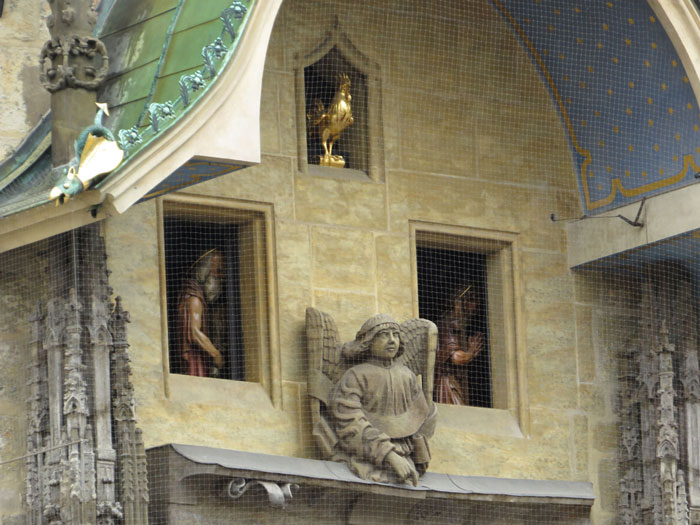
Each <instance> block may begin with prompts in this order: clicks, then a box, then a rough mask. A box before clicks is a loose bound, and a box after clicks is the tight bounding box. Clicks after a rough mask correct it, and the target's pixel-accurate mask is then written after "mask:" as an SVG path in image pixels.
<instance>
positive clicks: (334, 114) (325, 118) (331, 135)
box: [306, 73, 354, 168]
mask: <svg viewBox="0 0 700 525" xmlns="http://www.w3.org/2000/svg"><path fill="white" fill-rule="evenodd" d="M351 100H352V96H351V95H350V77H348V75H346V74H345V73H342V74H340V75H338V91H336V93H335V96H334V97H333V100H332V101H331V104H330V106H328V110H326V108H325V107H324V105H323V102H321V101H320V100H317V101H316V107H315V108H314V110H313V111H310V112H309V113H308V114H307V115H306V118H307V120H308V122H309V131H310V132H314V131H316V132H317V133H318V135H319V136H320V137H321V143H322V144H323V149H324V151H325V154H324V155H319V157H318V163H319V164H320V165H321V166H328V167H331V168H343V167H345V159H344V158H343V156H342V155H333V144H334V143H335V141H336V140H338V138H340V135H341V133H342V132H343V131H344V130H345V129H347V128H348V127H349V126H351V125H352V123H353V122H354V119H353V117H352V108H351V106H350V101H351Z"/></svg>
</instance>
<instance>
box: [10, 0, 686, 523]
mask: <svg viewBox="0 0 700 525" xmlns="http://www.w3.org/2000/svg"><path fill="white" fill-rule="evenodd" d="M190 1H194V0H190ZM229 4H230V2H229V3H226V2H223V3H222V9H224V8H226V7H229ZM244 4H246V5H248V4H250V2H244ZM261 4H262V3H261V2H258V4H257V5H255V7H254V9H262V7H261ZM251 5H252V4H251ZM684 5H685V4H684ZM690 5H691V3H688V6H690ZM655 9H657V8H656V7H654V8H652V7H651V6H650V4H648V3H647V2H637V1H632V0H614V1H610V2H608V1H602V0H601V1H598V0H596V1H592V0H590V1H587V2H571V1H568V0H567V1H565V0H527V1H524V0H523V1H515V0H473V1H469V2H450V1H447V0H436V1H433V2H418V1H404V2H391V1H379V0H375V1H372V2H336V1H327V0H324V1H313V0H286V1H284V2H283V3H282V5H281V8H280V11H279V13H278V14H277V16H276V19H275V23H274V28H273V30H272V36H271V39H270V42H269V47H268V49H267V57H266V61H265V71H264V77H263V85H262V100H261V108H260V123H261V136H262V159H261V163H260V165H258V166H252V167H248V168H246V169H244V170H241V171H237V172H235V173H231V174H228V175H225V176H222V177H219V178H216V179H214V180H208V181H207V182H203V183H201V184H198V185H196V186H192V187H189V188H185V189H184V190H182V191H179V192H174V193H172V194H169V195H165V196H164V197H160V198H159V199H157V200H151V201H146V202H143V203H139V204H135V205H133V206H132V207H131V208H129V209H128V210H126V211H125V212H124V213H123V214H122V215H120V216H114V217H109V218H107V219H105V220H104V221H102V222H99V223H95V224H92V225H89V226H81V227H76V228H74V229H70V230H69V231H66V232H65V233H61V234H59V235H54V236H52V237H49V238H47V239H45V240H41V241H38V242H34V243H27V244H26V245H25V246H22V247H20V248H16V249H13V250H10V251H6V252H4V253H2V254H0V334H1V335H0V362H1V363H2V368H1V369H0V407H2V409H0V521H2V522H3V523H5V521H7V523H25V522H27V523H32V524H39V523H95V522H99V523H132V524H140V523H147V522H149V523H152V524H161V523H162V524H165V523H299V524H302V523H304V524H306V523H328V524H331V523H368V524H369V523H387V524H388V523H392V524H393V523H397V524H398V523H449V524H465V525H466V524H481V523H489V524H492V523H493V524H504V525H505V524H509V525H510V524H523V525H525V524H533V525H534V524H550V523H551V524H554V523H571V524H573V523H588V522H591V523H596V524H612V523H620V524H656V523H673V524H676V523H677V524H691V523H700V521H699V520H700V478H699V477H698V474H697V473H698V471H699V469H700V448H699V447H700V445H699V443H698V437H697V436H698V425H700V367H699V365H698V357H697V331H696V328H695V326H696V322H697V311H696V304H697V297H698V285H697V277H698V262H697V261H698V253H697V241H698V233H697V226H696V225H695V224H693V223H692V221H693V218H692V217H693V213H694V212H693V211H688V212H687V213H686V212H681V213H682V214H685V215H687V216H688V217H690V218H686V217H683V219H684V220H685V222H683V225H682V226H676V225H677V224H678V221H677V220H676V219H677V217H676V216H677V215H678V210H690V209H691V208H692V205H691V204H689V203H691V202H692V200H689V199H691V197H689V196H688V195H686V193H684V192H692V191H693V188H692V187H689V185H690V184H692V183H694V182H695V180H696V179H695V177H694V175H695V173H696V172H698V171H700V168H698V167H697V162H698V161H697V160H696V159H697V158H698V154H699V153H698V152H699V151H700V146H699V145H698V140H697V138H698V134H699V131H698V125H699V124H700V118H699V113H698V111H699V110H698V103H697V100H696V97H695V95H694V92H693V89H692V85H691V84H692V83H691V81H690V79H689V72H688V71H686V70H685V68H684V64H683V61H682V59H681V56H680V54H679V52H678V51H677V50H676V47H674V44H673V43H672V42H671V40H670V38H669V37H668V35H667V33H666V30H665V29H664V27H663V26H662V24H661V22H660V19H661V18H660V16H659V13H658V12H657V11H656V10H655ZM659 9H660V8H659ZM183 12H185V13H189V11H183ZM183 16H185V15H183ZM192 16H194V15H192ZM136 23H137V22H135V24H136ZM141 23H143V20H139V21H138V24H141ZM166 25H167V24H166ZM195 32H196V31H195ZM115 52H117V53H118V50H115ZM105 95H109V94H105ZM195 110H196V106H195ZM228 110H229V109H227V111H228ZM231 111H234V110H231ZM0 196H2V190H0ZM652 199H655V201H653V200H652ZM0 202H1V201H0ZM651 202H658V203H660V204H658V205H657V207H656V208H653V206H652V205H651V204H650V203H651ZM660 209H663V211H662V212H659V211H658V210H660ZM81 224H82V223H81ZM0 226H1V225H0ZM652 227H653V231H652ZM307 308H309V309H308V310H307ZM127 311H128V312H129V313H127ZM378 314H388V315H378ZM416 319H422V320H416Z"/></svg>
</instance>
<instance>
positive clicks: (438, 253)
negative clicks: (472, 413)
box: [416, 246, 493, 408]
mask: <svg viewBox="0 0 700 525" xmlns="http://www.w3.org/2000/svg"><path fill="white" fill-rule="evenodd" d="M416 260H417V271H418V305H419V315H420V316H421V317H422V318H424V319H429V320H430V321H433V322H434V323H435V324H439V321H440V319H441V317H442V315H443V314H444V311H445V309H446V307H447V304H448V303H449V298H450V296H451V295H453V294H454V293H455V292H456V291H458V290H460V289H463V288H464V287H465V286H467V285H469V284H471V285H472V286H473V287H474V290H475V293H476V296H477V298H478V308H477V310H476V313H475V314H474V317H473V318H472V320H471V322H470V323H469V326H468V327H466V330H467V335H471V334H474V333H477V332H480V333H483V334H484V348H483V350H482V351H481V353H480V354H479V355H478V356H477V357H476V358H475V359H474V360H473V361H471V362H470V363H468V364H467V365H466V383H467V388H466V392H465V393H466V394H467V395H466V398H467V399H468V404H469V405H470V406H478V407H488V408H491V407H492V406H493V401H492V395H491V359H490V348H489V331H488V326H489V319H488V302H487V301H488V294H487V275H486V255H484V254H481V253H472V252H464V251H457V250H446V249H442V248H428V247H420V246H419V247H417V249H416Z"/></svg>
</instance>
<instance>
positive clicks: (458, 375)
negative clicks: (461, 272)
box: [435, 284, 484, 405]
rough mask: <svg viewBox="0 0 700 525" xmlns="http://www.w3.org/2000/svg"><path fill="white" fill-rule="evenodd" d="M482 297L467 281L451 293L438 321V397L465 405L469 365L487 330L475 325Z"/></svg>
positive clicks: (439, 400) (436, 369)
mask: <svg viewBox="0 0 700 525" xmlns="http://www.w3.org/2000/svg"><path fill="white" fill-rule="evenodd" d="M478 308H479V298H478V296H477V294H476V290H475V287H474V285H472V284H468V285H466V286H464V287H462V288H460V289H459V290H458V291H457V292H455V293H454V294H452V295H451V296H450V298H449V299H448V300H447V302H446V305H445V309H444V311H443V314H442V316H441V319H440V321H439V322H438V333H439V336H438V341H439V343H438V351H437V362H436V366H435V382H436V388H435V401H437V402H438V403H445V404H448V405H466V404H467V403H466V402H465V397H464V391H465V383H466V379H465V374H466V365H467V364H468V363H469V362H470V361H472V360H473V359H474V358H475V357H476V356H478V355H479V353H480V352H481V350H482V349H483V348H484V334H483V333H482V332H479V331H477V329H476V327H475V322H474V321H475V318H476V313H477V310H478Z"/></svg>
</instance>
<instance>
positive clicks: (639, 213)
mask: <svg viewBox="0 0 700 525" xmlns="http://www.w3.org/2000/svg"><path fill="white" fill-rule="evenodd" d="M646 200H647V198H646V197H642V201H641V202H640V203H639V209H638V210H637V216H636V217H635V218H634V220H630V219H628V218H627V217H625V216H624V215H622V214H621V213H618V214H617V215H584V216H583V217H574V218H561V217H557V216H556V214H554V213H552V214H551V215H550V216H549V219H550V220H551V221H552V222H560V221H567V222H568V221H582V220H584V219H622V220H623V221H625V222H626V223H627V224H629V225H630V226H634V227H635V228H641V227H642V226H644V223H643V222H641V221H640V220H639V218H640V217H641V216H642V210H643V209H644V203H645V202H646Z"/></svg>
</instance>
